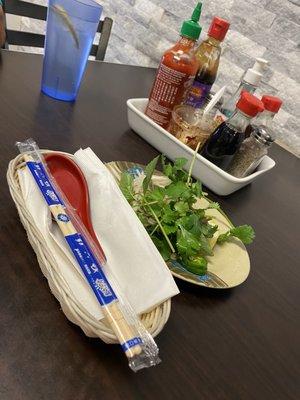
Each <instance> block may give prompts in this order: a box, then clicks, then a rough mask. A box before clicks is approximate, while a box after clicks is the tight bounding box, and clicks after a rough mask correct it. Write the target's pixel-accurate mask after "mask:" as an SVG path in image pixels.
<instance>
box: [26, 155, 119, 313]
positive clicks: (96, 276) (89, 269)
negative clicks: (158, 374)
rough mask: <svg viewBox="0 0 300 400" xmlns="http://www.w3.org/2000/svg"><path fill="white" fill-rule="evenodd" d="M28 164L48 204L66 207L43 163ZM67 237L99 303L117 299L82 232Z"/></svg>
mask: <svg viewBox="0 0 300 400" xmlns="http://www.w3.org/2000/svg"><path fill="white" fill-rule="evenodd" d="M27 166H28V168H29V170H30V172H31V174H32V176H33V178H34V180H35V182H36V183H37V185H38V187H39V189H40V191H41V193H42V195H43V196H44V198H45V200H46V202H47V204H48V205H49V206H54V205H62V206H63V207H65V204H64V202H63V200H62V199H61V198H60V196H59V195H58V193H57V192H56V190H55V188H54V187H53V185H52V183H51V182H50V180H49V178H48V174H47V171H46V170H45V168H44V166H43V164H42V163H40V162H35V161H28V162H27ZM58 219H59V220H60V221H61V222H66V223H67V222H68V221H69V220H70V219H69V217H68V215H67V214H59V215H58ZM65 239H66V241H67V243H68V245H69V247H70V249H71V251H72V253H73V255H74V257H75V258H76V260H77V262H78V264H79V266H80V268H81V269H82V272H83V273H84V275H85V277H86V279H87V281H88V282H89V284H90V286H91V288H92V289H93V291H94V293H95V295H96V297H97V299H98V301H99V303H100V304H101V305H102V306H104V305H107V304H110V303H111V302H113V301H115V300H117V296H116V295H115V293H114V291H113V289H112V287H111V286H110V283H109V282H108V280H107V279H106V277H105V275H104V273H103V271H102V266H101V264H100V263H99V262H98V260H97V259H96V258H95V257H94V255H93V253H92V251H91V249H90V247H89V245H88V244H87V242H86V240H85V238H84V237H83V236H82V235H81V234H80V233H74V234H71V235H68V236H65Z"/></svg>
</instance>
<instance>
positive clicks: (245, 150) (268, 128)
mask: <svg viewBox="0 0 300 400" xmlns="http://www.w3.org/2000/svg"><path fill="white" fill-rule="evenodd" d="M261 101H262V103H263V104H264V108H265V111H264V112H262V113H261V114H260V115H259V116H258V117H257V118H256V119H255V120H254V121H253V123H252V133H251V135H250V137H248V138H247V139H245V140H244V141H243V143H242V144H241V146H240V148H239V150H238V151H237V152H236V154H235V156H234V158H233V159H232V161H231V163H230V165H229V168H228V172H229V173H230V174H231V175H233V176H235V177H236V178H243V177H245V176H247V175H250V174H251V173H252V172H253V171H254V170H255V169H256V168H257V166H258V165H259V164H260V162H261V160H262V159H263V157H264V156H265V155H267V153H268V149H269V147H270V145H271V144H272V143H273V142H274V140H275V136H274V132H273V130H272V122H273V118H274V116H275V115H276V113H277V112H278V111H279V109H280V107H281V105H282V101H281V99H279V98H278V97H274V96H263V97H262V99H261Z"/></svg>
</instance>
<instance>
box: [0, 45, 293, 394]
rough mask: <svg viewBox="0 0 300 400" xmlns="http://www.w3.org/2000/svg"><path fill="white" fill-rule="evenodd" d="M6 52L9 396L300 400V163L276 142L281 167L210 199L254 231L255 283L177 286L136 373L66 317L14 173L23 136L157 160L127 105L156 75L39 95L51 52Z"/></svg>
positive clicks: (115, 74)
mask: <svg viewBox="0 0 300 400" xmlns="http://www.w3.org/2000/svg"><path fill="white" fill-rule="evenodd" d="M0 56H1V59H0V63H1V64H0V144H1V146H0V152H1V153H0V155H1V158H0V162H1V185H0V194H1V202H0V212H1V214H0V223H1V231H0V243H1V252H0V305H1V313H0V321H1V327H0V328H1V330H0V332H1V333H0V335H1V336H0V375H1V376H0V399H1V400H15V399H18V400H19V399H20V400H42V399H45V400H54V399H55V400H58V399H59V400H71V399H72V400H73V399H76V400H83V399H85V400H96V399H97V400H98V399H103V400H106V399H107V400H112V399H120V400H121V399H122V400H123V399H130V400H131V399H135V400H142V399H159V398H164V399H165V400H168V399H170V400H173V399H191V400H192V399H205V400H208V399H212V400H218V399H228V400H234V399H242V400H248V399H251V400H253V399H256V400H257V399H262V400H277V399H282V400H288V399H299V398H300V386H299V385H300V379H299V366H300V355H299V328H300V324H299V311H300V310H299V294H300V293H299V288H300V265H299V223H300V221H299V205H300V196H299V160H298V159H297V158H296V157H294V156H293V155H291V154H289V153H288V152H286V151H285V150H283V149H281V148H279V147H278V146H274V147H273V149H272V152H271V153H272V156H273V157H274V158H275V160H276V162H277V166H276V168H275V169H274V170H273V171H272V172H270V173H268V174H266V175H265V176H263V177H261V179H260V180H259V181H257V182H255V183H254V184H252V185H251V186H248V187H246V188H244V189H242V190H240V191H239V192H237V193H235V194H233V195H231V196H230V197H227V198H218V197H216V196H212V197H213V198H215V199H217V200H218V201H219V202H220V203H221V205H222V207H223V209H224V210H225V211H226V212H227V213H228V214H229V215H230V216H231V217H232V220H233V221H234V222H235V223H236V224H243V223H250V224H252V225H253V226H254V227H255V230H256V235H257V238H256V240H255V243H254V244H253V245H252V246H251V247H250V248H249V252H250V257H251V264H252V270H251V274H250V277H249V278H248V280H247V281H246V282H245V283H244V284H243V285H242V286H240V287H238V288H235V289H233V290H226V291H214V290H208V289H205V288H201V287H195V286H192V285H189V284H185V283H183V282H180V281H178V282H177V283H178V285H179V287H180V289H181V294H180V295H178V296H177V297H176V298H174V300H173V303H172V304H173V305H172V312H171V317H170V320H169V322H168V324H167V325H166V327H165V329H164V330H163V332H162V333H161V334H160V335H159V337H158V338H157V343H158V345H159V347H160V353H161V358H162V363H161V365H159V366H158V367H156V368H151V369H149V370H144V371H141V372H139V373H137V374H134V373H133V372H131V371H130V370H129V368H128V367H127V363H126V360H125V357H124V356H123V355H122V354H121V351H120V350H119V347H118V346H108V345H105V344H103V343H101V342H100V340H95V339H88V338H86V337H85V336H84V334H83V333H82V332H81V331H80V330H79V329H78V328H76V327H75V326H74V325H72V324H71V323H69V322H68V321H67V319H66V318H65V316H64V315H63V313H62V311H61V310H60V308H59V304H58V303H57V301H56V300H55V298H54V297H53V296H52V295H51V294H50V291H49V288H48V285H47V282H46V280H45V278H44V277H43V275H42V273H41V271H40V269H39V266H38V263H37V261H36V257H35V255H34V252H33V250H32V249H31V247H30V245H29V243H28V241H27V238H26V234H25V231H24V229H23V227H22V225H21V223H20V222H19V220H18V216H17V212H16V209H15V206H14V204H13V202H12V200H11V198H10V195H9V191H8V188H7V184H6V179H5V172H6V168H7V164H8V162H9V160H10V159H12V158H13V157H15V156H16V154H17V150H16V148H15V147H14V143H15V141H17V140H23V139H26V138H28V137H33V138H34V139H36V141H37V142H38V144H39V145H40V147H41V148H51V149H58V150H64V151H68V152H74V151H75V150H77V149H78V148H79V147H81V146H82V147H85V146H91V147H92V148H93V150H94V151H95V152H96V153H97V154H98V155H99V157H100V158H101V159H102V160H104V161H111V160H132V161H137V162H141V163H144V162H147V161H149V160H150V159H151V158H152V157H153V156H155V155H156V154H157V152H156V150H155V149H153V148H152V147H151V146H150V145H148V144H147V143H146V142H144V141H143V140H142V139H141V138H140V137H139V136H137V135H136V134H135V133H134V132H132V131H131V130H130V129H129V127H128V124H127V117H126V99H127V98H130V97H145V96H147V94H148V92H149V88H150V86H151V84H152V81H153V78H154V72H155V71H154V70H152V69H147V68H139V67H130V66H123V65H114V64H105V63H103V64H102V63H98V62H92V63H89V65H88V67H87V73H86V76H85V78H84V81H83V84H82V87H81V89H80V94H79V96H78V99H77V101H76V103H74V104H71V103H64V102H59V101H55V100H53V99H51V98H48V97H46V96H44V95H42V94H40V91H39V88H40V76H41V65H42V59H41V57H40V56H36V55H29V54H18V53H8V52H2V54H0Z"/></svg>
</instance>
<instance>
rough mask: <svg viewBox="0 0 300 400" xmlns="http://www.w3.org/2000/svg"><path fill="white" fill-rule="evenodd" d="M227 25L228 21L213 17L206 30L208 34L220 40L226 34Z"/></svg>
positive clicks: (228, 24)
mask: <svg viewBox="0 0 300 400" xmlns="http://www.w3.org/2000/svg"><path fill="white" fill-rule="evenodd" d="M229 26H230V23H229V22H228V21H226V20H225V19H222V18H219V17H214V19H213V20H212V22H211V24H210V27H209V30H208V36H212V37H213V38H215V39H217V40H219V41H220V42H221V41H222V40H223V39H224V37H225V36H226V33H227V31H228V28H229Z"/></svg>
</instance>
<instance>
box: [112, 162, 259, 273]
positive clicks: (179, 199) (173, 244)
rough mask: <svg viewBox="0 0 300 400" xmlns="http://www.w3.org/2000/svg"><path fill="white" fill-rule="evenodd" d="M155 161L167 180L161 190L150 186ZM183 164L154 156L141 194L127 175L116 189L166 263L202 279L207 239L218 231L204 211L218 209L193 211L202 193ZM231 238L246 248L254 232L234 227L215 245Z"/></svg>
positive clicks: (212, 205)
mask: <svg viewBox="0 0 300 400" xmlns="http://www.w3.org/2000/svg"><path fill="white" fill-rule="evenodd" d="M159 160H161V164H162V170H163V173H164V175H165V176H167V177H168V178H169V179H170V183H169V184H168V185H167V186H165V187H158V186H154V185H152V184H151V179H152V176H153V173H154V171H155V169H156V166H157V164H158V162H159ZM186 163H187V160H186V159H185V158H177V159H176V160H175V162H174V163H173V164H171V163H167V162H166V159H165V157H164V156H158V157H156V158H155V159H154V160H152V161H151V162H150V163H149V164H148V165H147V166H146V168H145V177H144V179H143V182H142V188H141V190H137V189H136V188H135V185H134V178H133V176H132V175H131V174H130V173H128V172H123V173H122V175H121V179H120V188H121V190H122V192H123V194H124V196H125V197H126V199H127V200H128V202H129V203H130V205H131V206H132V208H133V209H134V211H135V212H136V214H137V216H138V217H139V219H140V220H141V222H142V223H143V225H144V227H145V228H146V230H147V232H148V233H149V235H150V237H151V238H152V240H153V242H154V244H155V245H156V247H157V248H158V250H159V251H160V253H161V255H162V257H163V258H164V259H165V260H166V261H169V260H171V259H177V260H178V261H180V262H181V263H182V264H183V265H184V266H185V268H186V269H187V270H189V271H191V272H193V273H195V274H198V275H203V274H205V273H206V272H207V257H208V256H212V255H213V249H212V247H211V244H210V239H211V238H212V237H213V235H214V234H215V232H216V231H217V229H218V227H217V226H216V225H212V224H211V222H210V218H209V217H207V215H206V213H205V211H206V210H207V209H217V210H218V209H220V205H219V204H218V203H215V202H210V203H209V205H208V206H207V207H206V208H200V209H199V208H195V207H194V205H195V203H196V201H197V200H198V199H199V198H200V197H202V196H204V193H203V192H202V185H201V183H200V182H199V181H195V180H193V179H192V176H191V174H192V168H193V161H192V162H191V165H190V168H189V172H188V173H187V172H186V171H184V169H183V168H184V167H185V165H186ZM233 236H234V237H237V238H238V239H240V240H241V241H242V242H243V243H245V244H249V243H251V241H252V240H253V238H254V231H253V229H252V228H251V227H250V226H248V225H243V226H240V227H235V228H232V229H230V230H229V231H228V232H226V233H224V234H221V235H220V236H219V238H218V243H220V244H221V243H224V242H226V241H228V240H230V238H231V237H233Z"/></svg>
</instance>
